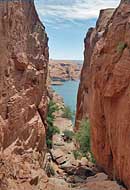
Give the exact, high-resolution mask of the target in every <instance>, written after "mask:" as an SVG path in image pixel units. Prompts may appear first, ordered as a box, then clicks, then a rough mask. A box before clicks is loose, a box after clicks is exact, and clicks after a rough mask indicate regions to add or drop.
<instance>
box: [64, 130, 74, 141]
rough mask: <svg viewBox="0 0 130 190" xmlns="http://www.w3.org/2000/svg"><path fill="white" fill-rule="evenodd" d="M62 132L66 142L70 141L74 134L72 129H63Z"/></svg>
mask: <svg viewBox="0 0 130 190" xmlns="http://www.w3.org/2000/svg"><path fill="white" fill-rule="evenodd" d="M63 134H64V139H65V140H66V141H67V142H71V141H72V139H73V136H74V133H73V131H70V130H65V131H63Z"/></svg>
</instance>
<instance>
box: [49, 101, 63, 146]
mask: <svg viewBox="0 0 130 190" xmlns="http://www.w3.org/2000/svg"><path fill="white" fill-rule="evenodd" d="M58 110H59V108H58V106H57V105H56V104H55V103H54V102H53V101H50V102H49V105H48V113H47V124H48V129H47V134H46V142H47V147H48V148H52V137H53V135H54V134H56V133H59V132H60V131H59V129H58V128H57V127H56V126H54V120H55V115H54V113H55V112H56V111H58Z"/></svg>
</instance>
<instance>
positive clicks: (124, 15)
mask: <svg viewBox="0 0 130 190" xmlns="http://www.w3.org/2000/svg"><path fill="white" fill-rule="evenodd" d="M86 117H89V119H90V123H91V137H92V151H93V153H94V156H95V158H96V161H97V163H98V165H99V166H100V167H101V168H102V169H104V170H105V171H106V172H107V173H109V175H110V176H112V177H113V178H114V179H115V178H116V179H118V180H119V181H121V182H123V183H124V184H125V185H126V186H127V187H128V188H130V137H129V134H130V1H129V0H123V1H121V4H120V6H119V7H118V8H117V9H116V10H115V12H114V13H113V11H112V10H102V11H101V13H100V16H99V20H98V22H97V25H96V28H95V29H90V30H89V31H88V33H87V36H86V39H85V61H84V66H83V69H82V75H81V82H80V87H79V93H78V104H77V116H76V127H77V129H78V127H79V123H80V121H81V120H82V119H83V118H86Z"/></svg>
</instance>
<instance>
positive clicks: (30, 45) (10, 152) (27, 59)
mask: <svg viewBox="0 0 130 190" xmlns="http://www.w3.org/2000/svg"><path fill="white" fill-rule="evenodd" d="M48 57H49V56H48V38H47V34H46V32H45V28H44V26H43V25H42V23H41V22H40V20H39V18H38V15H37V13H36V10H35V7H34V2H33V0H27V1H26V0H16V1H12V0H5V1H0V150H1V153H0V155H1V158H2V160H1V161H0V189H1V188H2V190H4V188H5V189H19V186H20V183H22V180H23V181H26V182H29V180H31V182H29V184H28V185H26V186H25V187H24V186H21V189H27V190H30V189H33V187H32V188H30V184H31V183H33V181H34V183H36V181H37V179H34V180H33V177H31V176H30V175H33V173H34V172H33V171H32V172H31V170H32V169H34V168H35V167H37V168H39V170H40V167H41V165H40V164H38V163H41V162H42V157H43V154H44V152H45V151H44V148H45V139H46V138H45V127H46V122H45V120H46V107H47V105H46V103H47V100H46V97H47V96H46V93H47V89H46V78H47V65H48ZM4 155H5V158H8V159H7V160H5V162H4V161H3V158H4ZM19 155H20V157H19ZM35 155H38V157H37V158H34V157H35ZM12 158H13V159H12ZM15 160H16V163H15ZM33 160H35V162H38V163H37V166H36V164H34V161H33ZM3 162H4V166H3V164H2V163H3ZM25 162H26V164H25ZM33 164H34V165H33ZM15 168H16V170H17V171H13V170H14V169H15ZM37 170H38V169H37ZM15 172H18V175H17V173H15ZM20 172H21V173H20ZM31 173H32V174H31ZM26 174H27V175H26ZM30 177H31V178H30ZM4 181H5V183H4ZM2 184H3V186H2V187H1V185H2Z"/></svg>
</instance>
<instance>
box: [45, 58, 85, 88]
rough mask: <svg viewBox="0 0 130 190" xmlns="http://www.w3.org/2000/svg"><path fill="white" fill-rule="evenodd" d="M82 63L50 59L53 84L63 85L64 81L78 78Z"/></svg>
mask: <svg viewBox="0 0 130 190" xmlns="http://www.w3.org/2000/svg"><path fill="white" fill-rule="evenodd" d="M81 68H82V64H81V63H79V62H78V61H65V60H52V59H51V60H50V61H49V72H50V78H51V80H52V84H54V85H61V84H62V83H61V82H62V81H68V80H78V79H79V78H80V72H81Z"/></svg>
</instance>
